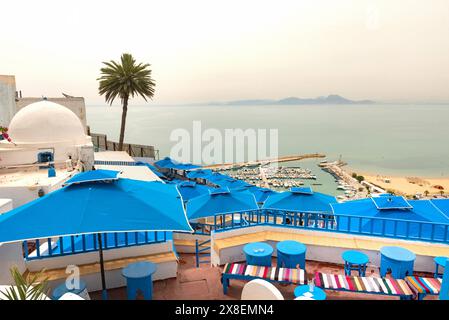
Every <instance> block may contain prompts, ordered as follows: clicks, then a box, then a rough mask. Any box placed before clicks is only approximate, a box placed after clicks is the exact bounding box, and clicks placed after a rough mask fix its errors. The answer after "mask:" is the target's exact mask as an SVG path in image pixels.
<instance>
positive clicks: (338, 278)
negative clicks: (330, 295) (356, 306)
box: [315, 272, 413, 296]
mask: <svg viewBox="0 0 449 320" xmlns="http://www.w3.org/2000/svg"><path fill="white" fill-rule="evenodd" d="M315 284H316V285H317V286H318V287H322V288H324V289H334V290H346V291H357V292H368V293H379V294H386V295H400V296H403V295H406V296H411V295H413V292H412V291H411V289H410V288H409V286H408V285H407V283H406V282H405V281H404V280H402V279H387V278H373V277H353V276H345V275H341V274H338V275H337V274H326V273H321V272H317V273H315Z"/></svg>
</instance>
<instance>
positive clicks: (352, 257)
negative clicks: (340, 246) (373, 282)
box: [341, 250, 369, 277]
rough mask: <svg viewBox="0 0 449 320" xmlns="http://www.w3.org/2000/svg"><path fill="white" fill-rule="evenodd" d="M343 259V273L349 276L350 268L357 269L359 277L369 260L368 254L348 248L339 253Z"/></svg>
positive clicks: (363, 274) (364, 272) (361, 275)
mask: <svg viewBox="0 0 449 320" xmlns="http://www.w3.org/2000/svg"><path fill="white" fill-rule="evenodd" d="M341 257H342V258H343V260H344V261H345V275H347V276H350V275H351V271H352V270H357V271H358V272H359V276H360V277H364V276H365V274H366V264H367V263H368V262H369V259H368V256H367V255H366V254H364V253H363V252H360V251H355V250H348V251H345V252H343V254H342V255H341Z"/></svg>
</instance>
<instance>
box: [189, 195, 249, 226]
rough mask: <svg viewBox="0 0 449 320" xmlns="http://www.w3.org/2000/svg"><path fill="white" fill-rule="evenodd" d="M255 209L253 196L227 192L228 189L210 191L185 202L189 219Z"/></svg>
mask: <svg viewBox="0 0 449 320" xmlns="http://www.w3.org/2000/svg"><path fill="white" fill-rule="evenodd" d="M256 209H258V206H257V203H256V199H255V198H254V195H252V194H251V193H249V192H239V191H229V189H216V190H210V191H209V193H208V194H205V195H202V196H199V197H196V198H193V199H191V200H190V201H189V202H187V216H188V217H189V219H198V218H204V217H210V216H214V215H216V214H223V213H232V212H239V211H245V210H256Z"/></svg>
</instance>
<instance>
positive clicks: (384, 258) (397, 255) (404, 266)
mask: <svg viewBox="0 0 449 320" xmlns="http://www.w3.org/2000/svg"><path fill="white" fill-rule="evenodd" d="M380 253H381V257H380V276H381V277H385V275H386V274H387V271H388V270H391V276H392V277H393V278H395V279H403V278H405V277H406V276H411V275H412V274H413V265H414V263H415V259H416V255H415V254H414V253H413V252H411V251H409V250H407V249H405V248H401V247H382V248H380Z"/></svg>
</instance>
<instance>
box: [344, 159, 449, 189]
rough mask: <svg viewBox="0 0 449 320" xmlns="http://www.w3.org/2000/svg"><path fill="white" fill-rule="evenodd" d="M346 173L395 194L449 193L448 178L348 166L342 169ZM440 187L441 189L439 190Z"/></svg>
mask: <svg viewBox="0 0 449 320" xmlns="http://www.w3.org/2000/svg"><path fill="white" fill-rule="evenodd" d="M343 170H345V171H346V172H347V173H349V174H352V173H353V172H356V173H357V174H358V175H362V176H363V177H365V181H367V182H370V183H372V184H375V185H377V186H379V187H381V188H382V189H385V190H391V191H394V193H396V194H401V195H406V196H414V195H416V194H421V195H423V196H425V194H426V191H428V192H429V195H432V196H433V195H437V196H441V192H443V194H445V195H447V194H448V193H449V176H447V177H438V178H436V177H425V176H419V175H406V176H405V175H394V174H382V173H380V172H378V173H373V172H368V171H364V170H356V169H353V168H351V167H349V166H345V167H343ZM441 187H442V189H441Z"/></svg>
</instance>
